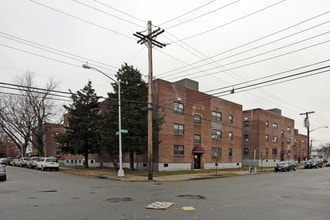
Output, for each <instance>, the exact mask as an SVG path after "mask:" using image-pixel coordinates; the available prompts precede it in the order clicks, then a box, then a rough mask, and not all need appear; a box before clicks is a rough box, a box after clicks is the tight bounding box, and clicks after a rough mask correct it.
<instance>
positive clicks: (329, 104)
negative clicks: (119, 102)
mask: <svg viewBox="0 0 330 220" xmlns="http://www.w3.org/2000/svg"><path fill="white" fill-rule="evenodd" d="M1 3H2V4H1V7H0V75H1V80H0V81H1V82H5V83H14V82H15V79H16V77H17V76H22V75H23V74H24V73H25V72H27V71H31V72H34V73H35V80H36V82H37V85H38V86H39V87H44V85H45V83H46V82H48V81H49V79H50V78H52V79H53V80H54V81H57V82H60V87H59V88H58V90H61V91H68V90H69V89H71V90H72V91H77V90H79V89H81V88H83V86H84V85H86V84H87V81H88V80H91V81H92V82H93V86H94V88H95V90H96V92H97V94H98V95H103V96H106V93H107V92H109V91H111V89H112V87H111V86H110V83H111V80H110V79H108V78H106V77H104V76H103V75H102V74H100V73H98V72H95V71H91V70H85V69H82V67H81V65H82V63H84V62H86V61H88V62H89V64H90V65H92V66H94V67H97V68H98V69H100V70H102V71H103V72H105V73H107V74H109V76H111V77H113V76H114V74H115V73H116V71H117V70H118V69H119V68H120V67H121V65H122V64H123V63H125V62H126V63H128V64H129V65H133V66H134V67H135V68H137V69H139V70H140V71H141V73H142V74H143V75H144V76H147V74H148V58H147V57H148V54H147V48H146V46H145V45H140V44H137V40H138V38H136V37H134V36H133V33H136V32H141V33H143V34H146V33H147V32H146V29H147V22H148V21H149V20H150V21H152V24H153V25H154V26H153V29H156V28H158V27H160V28H162V29H164V30H165V32H164V33H163V34H161V35H159V36H158V37H157V40H158V41H159V42H162V43H167V44H168V45H167V46H166V47H164V48H162V49H160V48H154V50H153V70H154V71H153V72H154V77H155V78H161V79H164V80H168V81H177V80H180V79H182V78H191V79H193V80H196V81H198V82H199V87H200V91H202V92H206V93H208V94H214V95H216V96H219V97H221V98H224V99H227V100H230V101H233V102H236V103H239V104H242V105H243V108H244V110H247V109H252V108H263V109H270V108H280V109H281V110H282V115H283V116H286V117H289V118H292V119H294V120H295V125H296V128H298V129H299V132H300V133H302V134H306V129H305V128H304V125H303V119H304V116H303V115H300V113H303V112H307V111H315V113H314V114H311V115H310V124H311V125H310V129H311V130H313V129H316V130H314V131H312V133H311V139H312V140H313V146H317V145H320V144H323V145H324V144H326V143H329V142H330V135H329V134H330V127H329V128H328V129H326V128H319V127H322V126H330V112H329V109H330V98H329V94H330V86H329V83H330V73H329V67H328V68H326V67H327V66H329V64H330V62H329V58H330V56H329V54H330V52H329V51H330V44H329V39H330V37H329V31H330V24H329V21H330V13H329V9H330V1H328V0H313V1H312V0H287V1H282V0H267V1H266V0H264V1H261V0H241V1H236V0H222V1H220V0H217V1H216V0H213V1H212V0H203V1H201V0H199V1H196V0H194V1H193V0H180V1H173V0H166V1H160V0H154V1H151V0H149V1H147V0H140V1H134V0H121V1H108V0H77V1H71V0H56V1H54V0H53V1H52V0H32V1H30V0H3V1H2V2H1ZM262 77H263V78H262ZM261 78H262V79H261ZM280 78H283V79H282V80H279V79H280ZM145 80H146V81H147V78H145ZM265 81H271V82H270V83H268V84H266V83H265ZM258 83H260V84H258ZM253 84H258V86H253ZM260 86H262V88H260ZM257 87H258V88H257ZM231 88H234V89H235V93H234V94H229V92H228V90H230V89H231ZM0 90H1V91H4V89H3V88H0ZM318 128H319V129H318Z"/></svg>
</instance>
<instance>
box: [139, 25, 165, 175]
mask: <svg viewBox="0 0 330 220" xmlns="http://www.w3.org/2000/svg"><path fill="white" fill-rule="evenodd" d="M147 29H148V35H144V34H142V33H141V32H136V33H135V34H133V35H134V36H135V37H138V38H140V40H138V41H137V43H140V44H145V43H146V44H147V47H148V180H152V179H153V143H152V130H153V129H152V127H153V126H152V112H153V103H152V78H153V68H152V46H153V45H154V46H157V47H160V48H163V47H165V46H166V44H163V43H160V42H158V41H156V40H155V38H156V36H158V35H159V34H161V33H163V32H164V30H162V29H160V28H157V29H156V30H155V31H152V24H151V21H148V26H147Z"/></svg>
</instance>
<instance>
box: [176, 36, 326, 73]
mask: <svg viewBox="0 0 330 220" xmlns="http://www.w3.org/2000/svg"><path fill="white" fill-rule="evenodd" d="M328 42H330V40H326V41H322V42H319V43H316V44H312V45H309V46H306V47H302V48H299V49H296V50H292V51H289V52H285V53H282V54H279V55H275V56H272V57H268V58H264V59H260V60H257V61H254V62H250V63H247V64H242V65H239V66H235V67H231V68H227V70H220V71H216V72H213V73H209V74H208V75H209V76H211V75H214V74H217V73H221V72H225V71H228V70H234V69H239V68H242V67H246V66H250V65H254V64H257V63H261V62H265V61H268V60H272V59H275V58H279V57H282V56H286V55H289V54H292V53H296V52H299V51H302V50H306V49H310V48H312V47H316V46H320V45H322V44H326V43H328ZM224 65H227V64H224ZM211 69H214V68H209V69H207V70H211ZM198 73H199V72H194V73H190V74H188V75H187V76H190V78H191V79H196V78H201V77H206V75H202V76H196V77H191V76H192V75H196V74H198ZM181 77H182V76H181Z"/></svg>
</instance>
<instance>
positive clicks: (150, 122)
mask: <svg viewBox="0 0 330 220" xmlns="http://www.w3.org/2000/svg"><path fill="white" fill-rule="evenodd" d="M151 30H152V27H151V21H148V36H150V35H151V32H152V31H151ZM152 70H153V69H152V41H151V39H150V38H148V180H152V179H153V165H152V162H153V153H152V76H153V74H152Z"/></svg>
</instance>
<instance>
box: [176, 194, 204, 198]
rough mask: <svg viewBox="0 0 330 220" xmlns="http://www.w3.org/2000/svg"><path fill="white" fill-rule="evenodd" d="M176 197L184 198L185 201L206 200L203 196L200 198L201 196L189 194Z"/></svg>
mask: <svg viewBox="0 0 330 220" xmlns="http://www.w3.org/2000/svg"><path fill="white" fill-rule="evenodd" d="M177 197H180V198H185V199H206V197H205V196H201V195H190V194H187V195H178V196H177Z"/></svg>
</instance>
